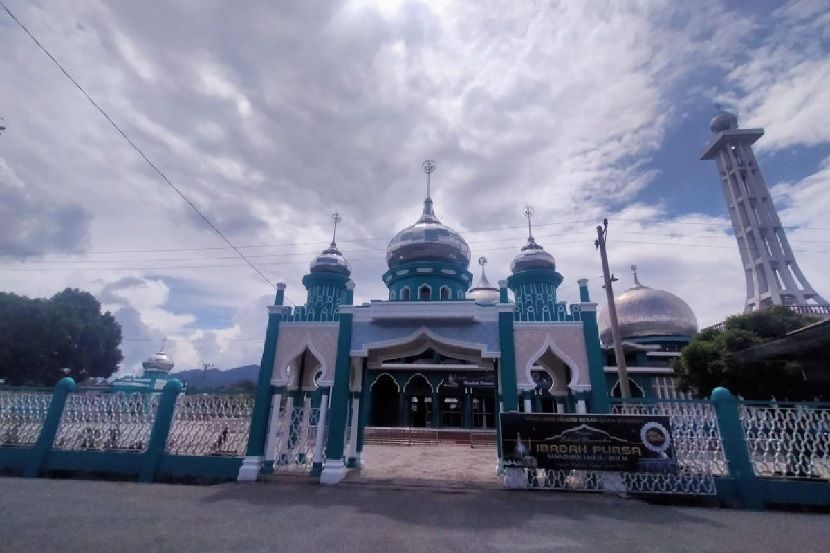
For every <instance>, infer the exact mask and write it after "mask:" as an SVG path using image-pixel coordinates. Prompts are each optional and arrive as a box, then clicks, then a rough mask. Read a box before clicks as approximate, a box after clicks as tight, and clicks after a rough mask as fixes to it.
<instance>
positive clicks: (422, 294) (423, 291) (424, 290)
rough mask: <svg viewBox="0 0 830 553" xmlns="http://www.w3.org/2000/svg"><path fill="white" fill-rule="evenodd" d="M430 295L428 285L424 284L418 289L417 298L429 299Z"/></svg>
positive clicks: (430, 291)
mask: <svg viewBox="0 0 830 553" xmlns="http://www.w3.org/2000/svg"><path fill="white" fill-rule="evenodd" d="M431 296H432V290H430V288H429V286H427V285H426V284H424V285H423V286H421V287H420V288H419V289H418V299H419V300H427V301H429V299H430V297H431Z"/></svg>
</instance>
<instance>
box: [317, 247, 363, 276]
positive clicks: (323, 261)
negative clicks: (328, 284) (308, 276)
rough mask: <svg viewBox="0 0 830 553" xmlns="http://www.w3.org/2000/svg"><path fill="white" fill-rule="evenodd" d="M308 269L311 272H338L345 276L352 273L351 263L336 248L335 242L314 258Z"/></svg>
mask: <svg viewBox="0 0 830 553" xmlns="http://www.w3.org/2000/svg"><path fill="white" fill-rule="evenodd" d="M309 270H310V271H311V272H312V273H338V274H342V275H345V276H349V275H350V274H352V268H351V265H349V262H348V261H346V258H345V257H343V254H342V253H340V250H338V249H337V244H335V243H334V242H332V243H331V244H330V245H329V247H328V248H326V249H325V250H323V251H322V252H321V253H320V255H318V256H317V257H315V258H314V260H313V261H312V262H311V266H310V267H309Z"/></svg>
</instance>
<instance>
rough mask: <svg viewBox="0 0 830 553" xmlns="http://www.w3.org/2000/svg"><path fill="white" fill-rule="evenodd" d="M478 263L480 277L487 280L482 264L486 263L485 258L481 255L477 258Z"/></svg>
mask: <svg viewBox="0 0 830 553" xmlns="http://www.w3.org/2000/svg"><path fill="white" fill-rule="evenodd" d="M478 264H479V265H481V278H483V279H484V280H487V273H485V272H484V266H485V265H487V258H486V257H484V256H483V255H482V256H481V257H479V258H478Z"/></svg>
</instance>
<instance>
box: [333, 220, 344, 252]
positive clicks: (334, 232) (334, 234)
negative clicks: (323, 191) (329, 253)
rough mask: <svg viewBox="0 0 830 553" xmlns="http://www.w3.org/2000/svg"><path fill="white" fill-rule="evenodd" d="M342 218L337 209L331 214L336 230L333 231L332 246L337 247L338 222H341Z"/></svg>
mask: <svg viewBox="0 0 830 553" xmlns="http://www.w3.org/2000/svg"><path fill="white" fill-rule="evenodd" d="M342 220H343V218H342V217H341V216H340V214H339V213H337V212H336V211H335V212H334V213H332V214H331V221H332V223H334V230H333V231H332V233H331V247H332V248H336V247H337V243H336V240H335V239H336V238H337V223H339V222H340V221H342Z"/></svg>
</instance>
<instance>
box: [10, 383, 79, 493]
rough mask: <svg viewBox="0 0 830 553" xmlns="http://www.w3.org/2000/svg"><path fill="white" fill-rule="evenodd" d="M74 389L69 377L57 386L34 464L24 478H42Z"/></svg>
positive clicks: (47, 412)
mask: <svg viewBox="0 0 830 553" xmlns="http://www.w3.org/2000/svg"><path fill="white" fill-rule="evenodd" d="M74 389H75V381H74V380H72V379H71V378H70V377H68V376H66V377H64V378H61V379H60V380H59V381H58V383H57V384H56V385H55V391H54V392H52V400H51V401H50V402H49V410H48V411H46V419H44V421H43V427H42V428H41V429H40V435H39V436H38V437H37V442H36V443H35V447H34V450H33V452H32V453H33V456H32V462H31V463H29V465H28V466H27V467H26V468H25V469H24V470H23V476H26V477H27V478H35V477H37V476H40V473H41V471H42V470H43V468H44V465H45V462H46V455H47V454H48V453H49V451H50V450H51V449H52V445H53V444H54V443H55V436H57V434H58V428H60V425H61V417H62V416H63V408H64V407H65V406H66V398H67V397H68V396H69V392H71V391H72V390H74Z"/></svg>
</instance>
